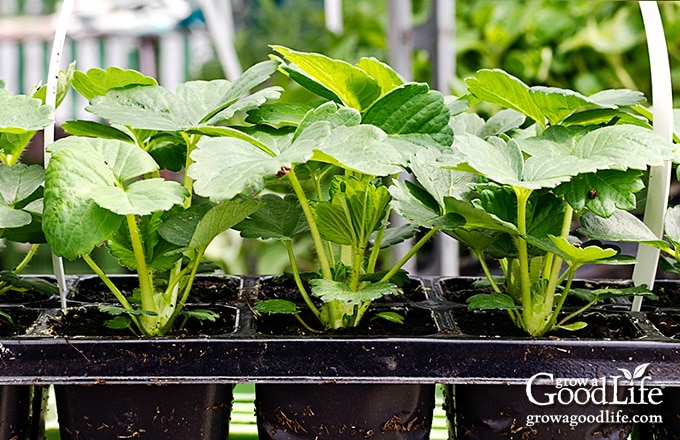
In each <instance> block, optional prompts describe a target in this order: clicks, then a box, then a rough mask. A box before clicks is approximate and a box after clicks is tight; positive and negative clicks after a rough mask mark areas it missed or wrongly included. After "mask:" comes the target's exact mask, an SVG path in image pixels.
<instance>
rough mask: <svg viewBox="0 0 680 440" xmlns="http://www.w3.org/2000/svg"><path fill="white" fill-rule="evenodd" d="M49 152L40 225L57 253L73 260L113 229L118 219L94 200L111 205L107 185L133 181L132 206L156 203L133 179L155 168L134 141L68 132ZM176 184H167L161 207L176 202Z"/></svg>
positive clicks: (136, 208) (108, 234) (152, 207)
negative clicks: (81, 135) (95, 137)
mask: <svg viewBox="0 0 680 440" xmlns="http://www.w3.org/2000/svg"><path fill="white" fill-rule="evenodd" d="M49 151H50V152H51V153H52V159H51V160H50V165H49V167H48V169H47V172H46V176H45V208H44V213H43V228H44V230H45V236H46V237H47V240H48V242H49V243H50V244H51V246H52V249H53V250H54V252H55V253H57V254H58V255H61V256H64V257H66V258H69V259H74V258H76V257H78V256H79V255H84V254H89V253H90V252H91V251H92V249H93V248H94V246H97V245H99V244H100V243H102V242H104V241H105V240H107V239H108V238H109V237H110V236H111V235H112V234H113V233H114V232H116V231H117V230H118V227H119V225H120V223H121V222H122V220H123V217H122V216H120V215H118V214H115V213H114V212H112V211H110V210H109V209H104V208H102V207H101V206H99V205H98V204H97V202H96V201H95V199H96V198H100V197H103V198H104V199H106V203H105V204H106V205H107V206H109V207H112V208H113V207H114V206H113V204H112V203H113V202H111V200H109V199H108V198H107V197H105V196H104V194H106V195H108V196H110V195H111V192H110V191H111V189H112V188H118V187H120V186H121V185H123V184H124V183H126V182H129V181H133V183H132V184H131V185H130V187H133V191H132V194H133V197H132V198H131V199H127V197H126V199H127V201H128V202H130V204H131V205H132V206H133V208H134V210H135V211H137V210H139V212H141V211H143V210H146V208H144V207H143V205H144V204H145V203H147V202H148V204H149V209H156V208H158V207H159V204H158V203H157V202H156V201H154V200H151V199H153V197H150V196H149V193H148V189H149V188H148V187H146V186H145V185H144V184H141V182H135V179H137V178H138V177H140V176H143V175H145V174H147V173H151V172H153V171H155V170H157V169H158V166H157V165H156V162H155V161H154V160H153V158H151V156H149V155H148V154H147V153H145V152H144V151H143V150H141V149H140V148H138V147H137V146H136V145H133V144H131V143H128V142H121V141H117V140H110V139H94V138H81V137H75V136H72V137H68V138H64V139H60V140H59V141H57V142H55V143H54V144H52V145H51V147H50V150H49ZM153 185H154V184H152V186H153ZM176 185H177V184H175V185H172V190H171V191H170V192H172V193H173V197H172V198H171V200H167V199H165V198H164V200H163V203H162V207H163V208H165V207H169V205H171V204H172V203H174V202H175V201H179V202H181V200H179V199H180V198H179V197H176V196H177V195H178V194H179V191H180V190H178V189H177V186H176ZM176 189H177V190H176ZM175 190H176V191H175ZM182 191H184V190H182ZM101 201H102V200H100V202H101ZM123 202H124V201H123ZM116 209H119V208H116Z"/></svg>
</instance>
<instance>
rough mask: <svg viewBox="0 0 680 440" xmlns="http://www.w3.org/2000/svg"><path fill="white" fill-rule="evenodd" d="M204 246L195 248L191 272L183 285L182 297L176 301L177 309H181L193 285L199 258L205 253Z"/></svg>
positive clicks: (199, 262)
mask: <svg viewBox="0 0 680 440" xmlns="http://www.w3.org/2000/svg"><path fill="white" fill-rule="evenodd" d="M205 249H206V248H205V247H201V248H199V249H197V250H196V255H195V256H194V258H193V265H192V266H191V273H190V274H189V279H188V280H187V283H186V286H184V293H183V294H182V298H181V299H180V300H179V302H178V303H177V309H178V310H179V309H181V308H182V307H183V306H184V303H186V302H187V299H188V298H189V294H190V293H191V288H192V287H193V285H194V279H196V274H197V273H198V268H199V266H200V265H201V260H202V259H203V254H204V253H205Z"/></svg>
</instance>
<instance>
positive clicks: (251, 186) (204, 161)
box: [188, 138, 282, 200]
mask: <svg viewBox="0 0 680 440" xmlns="http://www.w3.org/2000/svg"><path fill="white" fill-rule="evenodd" d="M191 159H192V160H193V163H192V164H191V166H190V167H189V171H188V173H189V176H190V177H191V178H193V179H194V191H195V192H196V194H198V195H200V196H203V197H208V198H210V199H211V200H228V199H231V198H233V197H235V196H236V195H238V194H241V193H244V194H248V195H255V194H257V193H258V192H260V190H261V189H262V188H264V179H265V177H269V176H274V175H276V173H278V172H279V170H281V166H282V164H281V163H280V162H279V161H278V160H277V159H276V158H275V157H272V156H271V155H269V154H267V153H266V152H264V151H262V150H261V149H260V148H257V147H256V146H254V145H253V144H251V143H249V142H246V141H244V140H241V139H234V138H209V139H208V138H203V139H201V140H200V142H199V143H198V147H197V148H196V149H195V150H194V151H193V152H192V154H191Z"/></svg>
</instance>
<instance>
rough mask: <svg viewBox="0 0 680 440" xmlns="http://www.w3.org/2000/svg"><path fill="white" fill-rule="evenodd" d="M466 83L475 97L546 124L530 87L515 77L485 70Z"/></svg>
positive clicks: (497, 70)
mask: <svg viewBox="0 0 680 440" xmlns="http://www.w3.org/2000/svg"><path fill="white" fill-rule="evenodd" d="M465 83H466V84H467V86H468V91H469V92H470V93H471V94H472V95H474V96H475V97H477V98H479V99H481V100H484V101H488V102H491V103H494V104H499V105H501V106H503V107H505V108H509V109H513V110H516V111H518V112H520V113H523V114H525V115H527V116H528V117H530V118H531V119H533V120H534V121H537V122H538V123H539V124H541V125H542V124H544V121H545V115H544V114H543V110H542V109H541V108H540V107H539V106H538V105H536V103H535V102H534V100H533V99H532V96H531V93H530V92H529V86H527V85H526V84H524V83H523V82H522V81H520V80H519V79H517V78H515V77H514V76H512V75H509V74H508V73H506V72H504V71H502V70H499V69H495V70H487V69H483V70H480V71H479V72H477V73H476V75H475V76H474V77H473V78H468V79H466V80H465Z"/></svg>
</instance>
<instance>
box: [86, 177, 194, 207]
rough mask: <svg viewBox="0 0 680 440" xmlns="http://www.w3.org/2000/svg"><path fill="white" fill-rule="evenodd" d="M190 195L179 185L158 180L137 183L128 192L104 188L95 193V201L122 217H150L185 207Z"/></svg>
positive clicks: (116, 188) (115, 187)
mask: <svg viewBox="0 0 680 440" xmlns="http://www.w3.org/2000/svg"><path fill="white" fill-rule="evenodd" d="M188 194H189V193H188V192H187V190H186V189H185V188H184V187H183V186H182V185H181V184H179V183H178V182H174V181H168V180H164V179H161V178H155V179H147V180H139V181H136V182H133V183H131V184H130V185H129V186H128V187H127V188H125V189H123V188H120V187H118V186H108V187H101V188H98V189H97V191H96V192H93V193H92V196H91V198H92V200H94V201H95V203H97V204H98V205H99V206H101V207H102V208H105V209H108V210H109V211H112V212H114V213H116V214H118V215H128V214H133V215H148V214H151V213H152V212H155V211H167V210H168V209H170V208H172V207H173V206H175V205H180V204H182V203H183V202H184V199H185V197H187V196H188Z"/></svg>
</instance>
